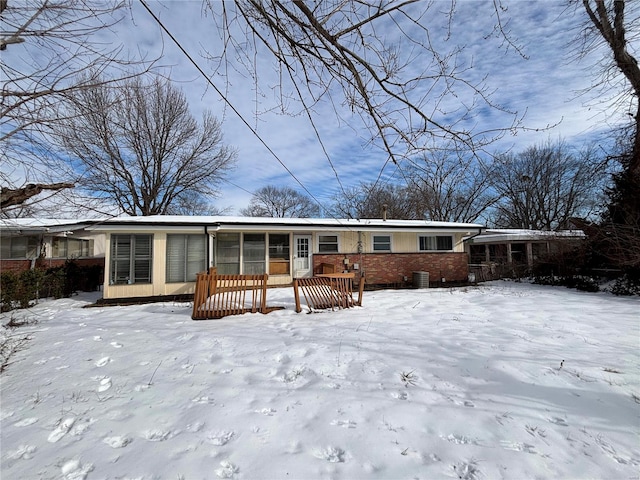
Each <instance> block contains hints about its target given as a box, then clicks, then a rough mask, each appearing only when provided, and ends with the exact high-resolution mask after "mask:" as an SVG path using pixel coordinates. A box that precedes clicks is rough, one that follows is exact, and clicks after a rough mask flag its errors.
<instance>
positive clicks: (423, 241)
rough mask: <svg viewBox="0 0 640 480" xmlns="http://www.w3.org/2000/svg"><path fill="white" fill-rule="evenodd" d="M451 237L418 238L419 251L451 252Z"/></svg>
mask: <svg viewBox="0 0 640 480" xmlns="http://www.w3.org/2000/svg"><path fill="white" fill-rule="evenodd" d="M451 250H453V237H452V236H451V235H433V236H421V237H420V251H421V252H429V251H451Z"/></svg>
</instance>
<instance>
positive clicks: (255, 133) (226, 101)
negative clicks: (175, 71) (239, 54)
mask: <svg viewBox="0 0 640 480" xmlns="http://www.w3.org/2000/svg"><path fill="white" fill-rule="evenodd" d="M140 3H141V4H142V6H143V7H144V8H145V9H146V10H147V12H149V15H151V16H152V17H153V19H154V20H155V21H156V23H157V24H158V25H159V26H160V28H162V30H163V31H164V32H165V33H166V34H167V35H168V36H169V38H170V39H171V40H172V41H173V43H175V45H176V46H177V47H178V48H179V49H180V51H181V52H182V53H183V54H184V55H185V56H186V57H187V59H188V60H189V61H190V62H191V64H192V65H193V66H194V67H196V69H197V70H198V72H200V74H201V75H202V76H203V77H204V78H205V79H206V81H207V83H209V85H211V87H212V88H213V89H214V90H215V91H216V93H217V94H218V95H219V96H220V98H222V100H223V101H224V102H225V103H226V104H227V105H228V106H229V108H231V110H232V111H233V112H234V113H235V114H236V115H237V116H238V118H239V119H240V120H241V121H242V123H244V124H245V126H246V127H247V128H248V129H249V130H250V131H251V133H252V134H253V135H254V136H255V137H256V138H257V139H258V140H259V141H260V143H262V145H264V147H265V148H266V149H267V151H268V152H269V153H270V154H271V155H272V156H273V158H275V159H276V160H277V161H278V163H279V164H280V165H282V167H283V168H284V169H285V170H286V171H287V173H288V174H289V175H291V177H292V178H293V179H294V180H295V181H296V182H297V183H298V185H300V186H301V187H302V188H303V190H304V191H305V192H307V194H308V195H309V196H310V197H311V198H312V199H313V200H314V201H315V202H316V203H317V204H318V205H319V206H320V207H321V208H324V207H323V205H322V204H321V203H320V201H319V200H318V199H317V198H316V197H315V196H314V195H313V194H312V193H311V192H310V191H309V189H308V188H307V187H306V186H305V185H304V184H303V183H302V182H301V181H300V180H299V179H298V177H296V176H295V174H294V173H293V172H292V171H291V170H290V169H289V167H287V166H286V165H285V163H284V162H283V161H282V160H281V159H280V157H279V156H278V155H277V154H276V153H275V152H274V151H273V150H272V149H271V147H269V145H267V143H266V142H265V141H264V140H263V139H262V137H261V136H260V134H259V133H258V132H257V131H256V130H255V129H254V128H253V127H252V126H251V125H250V124H249V122H247V121H246V120H245V118H244V117H243V116H242V114H241V113H240V112H239V111H238V110H237V109H236V108H235V107H234V106H233V104H232V103H231V102H230V101H229V99H228V98H227V97H226V95H223V94H222V92H221V91H220V89H219V88H218V87H217V86H216V85H215V84H214V83H213V82H212V81H211V79H210V78H209V76H208V75H207V74H206V73H205V72H204V70H202V68H201V67H200V65H198V63H197V62H196V61H195V60H194V59H193V58H192V57H191V55H189V53H188V52H187V51H186V50H185V49H184V47H183V46H182V45H181V44H180V42H178V40H177V39H176V38H175V37H174V36H173V34H172V33H171V32H170V31H169V30H168V29H167V27H166V26H165V25H164V24H163V23H162V21H160V19H159V18H158V17H157V16H156V15H155V14H154V13H153V11H152V10H151V9H150V8H149V6H148V5H147V3H146V1H145V0H140Z"/></svg>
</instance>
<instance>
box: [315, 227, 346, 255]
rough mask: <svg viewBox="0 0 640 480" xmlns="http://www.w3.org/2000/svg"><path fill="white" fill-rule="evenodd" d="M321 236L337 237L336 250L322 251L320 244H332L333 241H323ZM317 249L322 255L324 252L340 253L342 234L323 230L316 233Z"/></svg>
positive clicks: (329, 253)
mask: <svg viewBox="0 0 640 480" xmlns="http://www.w3.org/2000/svg"><path fill="white" fill-rule="evenodd" d="M320 237H336V243H335V245H336V250H335V251H330V252H329V251H324V252H323V251H322V250H320V245H332V244H333V242H321V241H320ZM316 251H317V252H318V253H319V254H320V255H322V254H328V255H331V254H336V253H340V235H339V234H338V233H337V232H321V233H317V234H316Z"/></svg>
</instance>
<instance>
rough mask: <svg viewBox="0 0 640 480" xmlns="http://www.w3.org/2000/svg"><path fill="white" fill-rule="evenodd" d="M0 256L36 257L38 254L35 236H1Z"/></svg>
mask: <svg viewBox="0 0 640 480" xmlns="http://www.w3.org/2000/svg"><path fill="white" fill-rule="evenodd" d="M0 244H1V245H2V247H1V251H0V256H1V257H2V258H15V259H18V258H36V257H37V256H38V238H37V237H2V238H1V239H0Z"/></svg>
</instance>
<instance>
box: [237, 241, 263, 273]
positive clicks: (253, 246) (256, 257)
mask: <svg viewBox="0 0 640 480" xmlns="http://www.w3.org/2000/svg"><path fill="white" fill-rule="evenodd" d="M265 257H266V247H265V234H264V233H245V234H244V237H243V242H242V258H243V271H244V274H245V275H259V274H261V273H265V271H266V270H265Z"/></svg>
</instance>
